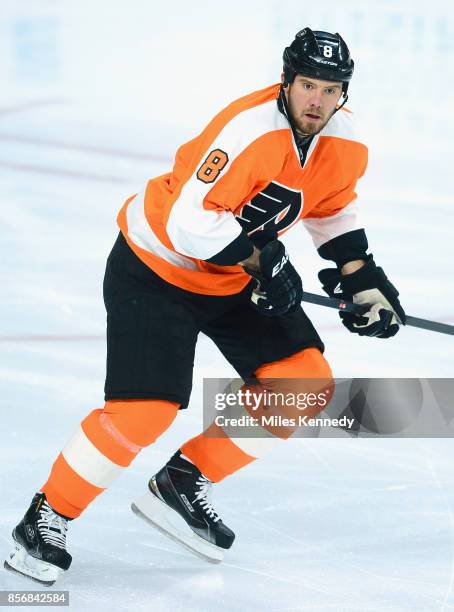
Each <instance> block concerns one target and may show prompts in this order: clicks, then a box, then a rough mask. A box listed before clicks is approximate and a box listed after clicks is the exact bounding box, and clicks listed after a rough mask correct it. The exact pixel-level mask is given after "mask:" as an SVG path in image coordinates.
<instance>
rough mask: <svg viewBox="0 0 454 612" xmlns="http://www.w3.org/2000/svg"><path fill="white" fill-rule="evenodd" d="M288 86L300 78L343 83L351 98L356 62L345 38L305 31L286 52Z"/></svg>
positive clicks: (344, 92)
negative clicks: (296, 78) (299, 75)
mask: <svg viewBox="0 0 454 612" xmlns="http://www.w3.org/2000/svg"><path fill="white" fill-rule="evenodd" d="M283 59H284V81H285V82H284V85H287V84H288V83H292V82H293V80H294V78H295V76H296V75H297V74H304V75H305V76H308V77H312V78H314V79H323V80H325V81H341V82H342V84H343V86H342V92H343V94H344V96H345V95H346V94H347V89H348V83H349V81H350V79H351V78H352V75H353V69H354V65H355V64H354V62H353V60H352V58H351V57H350V51H349V50H348V47H347V45H346V43H345V41H344V40H343V38H342V36H341V35H340V34H338V33H337V32H336V34H330V33H329V32H323V31H321V30H311V29H310V28H304V30H301V31H300V32H298V33H297V34H296V36H295V40H294V41H293V42H292V44H291V45H290V47H286V48H285V49H284V55H283Z"/></svg>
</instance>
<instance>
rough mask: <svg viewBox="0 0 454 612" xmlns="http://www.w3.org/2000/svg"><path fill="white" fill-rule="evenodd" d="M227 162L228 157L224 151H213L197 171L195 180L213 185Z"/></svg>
mask: <svg viewBox="0 0 454 612" xmlns="http://www.w3.org/2000/svg"><path fill="white" fill-rule="evenodd" d="M228 161H229V156H228V155H227V153H225V151H222V150H221V149H213V151H210V153H209V154H208V156H207V158H206V159H205V161H204V162H203V164H202V165H201V166H200V168H199V169H198V170H197V178H198V179H199V181H202V182H203V183H214V181H215V180H216V179H217V178H218V176H219V175H220V174H221V171H222V170H223V169H224V166H225V165H226V164H227V162H228Z"/></svg>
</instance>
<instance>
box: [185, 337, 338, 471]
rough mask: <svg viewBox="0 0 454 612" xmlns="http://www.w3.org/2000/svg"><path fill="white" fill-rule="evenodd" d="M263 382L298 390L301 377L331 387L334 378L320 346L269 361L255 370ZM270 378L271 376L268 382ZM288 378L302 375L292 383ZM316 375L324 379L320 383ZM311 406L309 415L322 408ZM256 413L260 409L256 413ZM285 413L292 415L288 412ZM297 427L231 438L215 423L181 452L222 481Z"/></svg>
mask: <svg viewBox="0 0 454 612" xmlns="http://www.w3.org/2000/svg"><path fill="white" fill-rule="evenodd" d="M255 375H256V377H257V379H259V381H260V385H261V386H262V387H263V388H266V389H267V390H269V391H273V392H275V393H282V392H293V393H295V392H297V390H298V388H299V389H301V383H303V384H304V381H302V379H307V380H309V383H308V384H309V385H310V388H311V389H316V388H318V389H321V388H324V389H326V388H331V391H332V386H333V379H332V373H331V368H330V367H329V365H328V362H327V361H326V359H325V358H324V357H323V355H322V353H321V352H320V351H319V350H318V349H317V348H309V349H305V350H303V351H300V352H298V353H295V354H294V355H291V356H290V357H286V358H285V359H281V360H279V361H275V362H272V363H267V364H264V365H263V366H261V367H260V368H258V369H257V371H256V372H255ZM267 379H271V380H269V381H268V383H267ZM289 379H299V381H300V382H297V381H295V382H294V383H292V381H291V380H289ZM314 379H321V380H320V383H319V384H318V383H317V381H315V382H314ZM320 410H321V408H320V407H317V408H314V409H312V410H311V411H309V412H310V415H309V416H314V415H315V414H317V413H318V412H320ZM306 414H308V413H307V412H306ZM254 415H255V416H257V413H254ZM286 416H290V414H287V415H286ZM294 431H295V428H282V427H275V428H272V427H270V428H266V429H264V430H263V435H262V436H261V437H254V438H243V437H237V438H229V437H228V436H227V434H226V433H225V432H224V431H223V429H222V427H221V426H219V425H217V424H216V423H214V422H213V423H212V424H211V425H210V426H209V427H208V428H207V429H206V430H205V431H204V432H202V433H201V434H199V435H198V436H196V437H195V438H192V439H191V440H188V441H187V442H186V443H185V444H183V446H181V449H180V450H181V452H182V453H183V454H184V455H185V456H186V457H188V459H190V460H191V461H192V462H193V463H194V464H195V465H196V466H197V467H198V468H199V470H200V471H201V472H202V473H203V474H204V475H205V476H206V477H207V478H209V480H211V481H212V482H219V481H220V480H222V479H223V478H225V477H226V476H228V475H229V474H233V473H235V472H236V471H238V470H240V469H241V468H242V467H244V466H246V465H248V464H249V463H251V462H252V461H254V460H255V459H257V458H258V457H261V456H263V455H264V454H266V453H267V452H268V450H269V449H270V448H271V447H274V446H275V444H276V443H279V442H280V441H281V440H282V439H286V438H288V437H289V436H290V435H291V434H292V433H293V432H294Z"/></svg>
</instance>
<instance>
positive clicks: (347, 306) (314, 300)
mask: <svg viewBox="0 0 454 612" xmlns="http://www.w3.org/2000/svg"><path fill="white" fill-rule="evenodd" d="M303 302H308V303H309V304H317V305H318V306H327V307H328V308H335V309H336V310H340V311H342V312H352V313H354V314H359V315H361V314H364V313H365V312H367V311H368V310H369V308H368V307H367V306H360V305H359V304H353V302H345V301H344V300H339V299H337V298H333V297H326V296H324V295H317V294H316V293H309V292H308V291H305V292H304V295H303ZM406 325H409V326H410V327H419V328H420V329H427V330H428V331H434V332H439V333H440V334H448V335H450V336H454V325H448V324H447V323H439V322H438V321H429V320H428V319H420V318H419V317H410V316H407V322H406Z"/></svg>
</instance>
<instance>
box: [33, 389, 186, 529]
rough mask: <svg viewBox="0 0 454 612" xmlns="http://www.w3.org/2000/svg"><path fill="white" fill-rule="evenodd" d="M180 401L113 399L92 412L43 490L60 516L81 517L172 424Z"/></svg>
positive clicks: (73, 438)
mask: <svg viewBox="0 0 454 612" xmlns="http://www.w3.org/2000/svg"><path fill="white" fill-rule="evenodd" d="M178 407H179V404H176V403H175V402H168V401H165V400H114V401H108V402H106V404H105V406H104V408H103V409H97V410H93V412H91V413H90V414H89V415H88V416H87V417H86V418H85V419H84V420H83V421H82V423H81V425H80V427H79V428H78V430H77V431H76V432H75V434H74V435H73V437H72V438H71V439H70V440H69V442H68V443H67V445H66V446H65V448H64V449H63V450H62V452H61V453H60V454H59V455H58V457H57V459H56V461H55V463H54V464H53V466H52V470H51V473H50V476H49V478H48V480H47V482H46V483H45V484H44V486H43V487H42V488H41V491H43V492H44V493H45V494H46V497H47V499H48V501H49V504H50V505H51V506H52V507H53V508H54V509H55V510H56V511H57V512H59V513H60V514H63V515H64V516H67V517H68V518H76V517H77V516H79V515H80V514H81V512H83V510H85V508H86V507H87V506H88V505H89V504H90V503H91V502H92V501H93V500H94V499H95V497H96V496H97V495H99V494H100V493H102V492H103V491H104V490H105V489H106V488H107V487H108V486H109V485H110V484H111V482H112V481H113V480H114V479H115V478H116V477H117V476H118V475H119V474H120V473H121V472H122V471H123V469H124V468H125V467H127V466H128V465H129V464H130V463H131V461H132V460H133V459H134V457H136V455H137V453H138V452H139V451H140V450H141V449H142V448H144V447H145V446H148V445H149V444H152V443H153V442H154V441H155V440H156V439H157V438H158V437H159V436H160V435H161V434H162V433H163V432H164V431H165V430H166V429H167V428H168V427H169V426H170V425H171V424H172V422H173V420H174V419H175V417H176V415H177V412H178Z"/></svg>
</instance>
